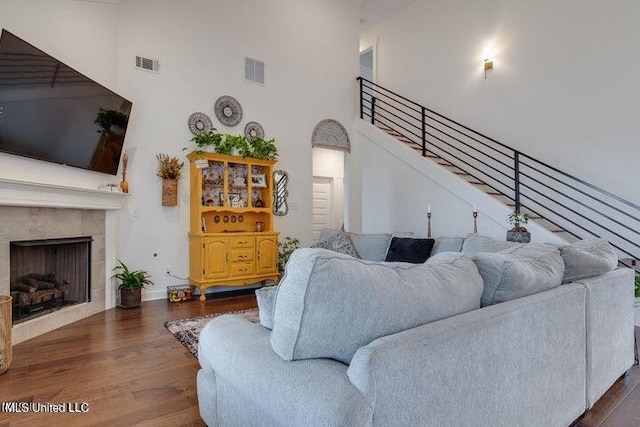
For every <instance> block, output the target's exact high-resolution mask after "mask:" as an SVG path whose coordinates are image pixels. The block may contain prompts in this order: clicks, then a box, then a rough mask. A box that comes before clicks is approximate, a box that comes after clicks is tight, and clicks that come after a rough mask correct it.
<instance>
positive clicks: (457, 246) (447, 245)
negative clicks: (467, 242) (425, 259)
mask: <svg viewBox="0 0 640 427" xmlns="http://www.w3.org/2000/svg"><path fill="white" fill-rule="evenodd" d="M463 243H464V237H438V238H437V239H436V243H434V245H433V249H432V250H431V255H438V254H439V253H440V252H460V251H461V250H462V244H463Z"/></svg>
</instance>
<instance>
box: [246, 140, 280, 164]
mask: <svg viewBox="0 0 640 427" xmlns="http://www.w3.org/2000/svg"><path fill="white" fill-rule="evenodd" d="M275 142H276V140H275V138H271V139H267V140H265V139H262V138H253V139H251V141H250V142H249V145H250V148H251V154H250V157H255V158H256V159H263V160H277V159H278V149H277V148H276V145H275Z"/></svg>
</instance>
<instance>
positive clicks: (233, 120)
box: [213, 95, 242, 127]
mask: <svg viewBox="0 0 640 427" xmlns="http://www.w3.org/2000/svg"><path fill="white" fill-rule="evenodd" d="M213 111H214V112H215V113H216V117H217V118H218V120H220V123H222V124H223V125H225V126H229V127H233V126H236V125H237V124H238V123H240V121H241V120H242V107H241V106H240V103H239V102H238V100H237V99H235V98H234V97H233V96H229V95H224V96H221V97H220V98H218V100H217V101H216V103H215V105H214V106H213Z"/></svg>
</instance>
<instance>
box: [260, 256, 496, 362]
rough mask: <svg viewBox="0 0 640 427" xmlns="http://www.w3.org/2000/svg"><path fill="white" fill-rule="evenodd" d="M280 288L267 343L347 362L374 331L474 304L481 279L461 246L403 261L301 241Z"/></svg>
mask: <svg viewBox="0 0 640 427" xmlns="http://www.w3.org/2000/svg"><path fill="white" fill-rule="evenodd" d="M278 288H279V289H278V297H277V299H276V306H275V311H274V319H273V320H274V322H273V331H272V332H271V347H272V348H273V350H274V351H275V352H276V353H277V354H278V355H279V356H280V357H282V358H283V359H285V360H300V359H313V358H330V359H335V360H338V361H340V362H343V363H347V364H348V363H349V362H350V361H351V358H352V357H353V355H354V353H355V352H356V350H358V348H360V347H362V346H364V345H366V344H368V343H370V342H371V341H373V340H375V339H377V338H380V337H383V336H386V335H390V334H394V333H396V332H400V331H403V330H405V329H409V328H413V327H416V326H419V325H423V324H425V323H429V322H433V321H435V320H439V319H443V318H445V317H449V316H453V315H456V314H460V313H464V312H467V311H471V310H475V309H477V308H479V307H480V297H481V295H482V288H483V284H482V277H480V275H479V274H478V269H477V268H476V266H475V264H474V263H473V261H471V259H470V258H469V257H467V256H465V255H463V254H459V253H453V252H448V253H442V254H440V255H437V256H434V257H432V258H430V259H428V260H427V262H425V263H424V264H406V263H388V262H374V261H365V260H361V259H356V258H352V257H349V256H346V255H342V254H339V253H335V252H330V251H327V250H323V249H311V248H304V249H299V250H297V251H295V252H294V253H293V254H292V255H291V258H290V259H289V265H288V272H287V276H286V277H285V278H284V279H283V280H282V281H281V282H280V284H279V285H278Z"/></svg>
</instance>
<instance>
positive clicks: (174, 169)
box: [156, 154, 184, 206]
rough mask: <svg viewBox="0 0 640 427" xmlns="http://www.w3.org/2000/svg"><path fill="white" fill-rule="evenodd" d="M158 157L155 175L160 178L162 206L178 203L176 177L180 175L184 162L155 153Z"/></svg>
mask: <svg viewBox="0 0 640 427" xmlns="http://www.w3.org/2000/svg"><path fill="white" fill-rule="evenodd" d="M156 158H157V159H158V172H157V175H158V176H159V177H160V178H162V206H176V205H177V204H178V179H180V175H182V167H183V166H184V163H183V162H181V161H180V160H179V159H178V158H177V157H171V156H169V155H168V154H158V155H156Z"/></svg>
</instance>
